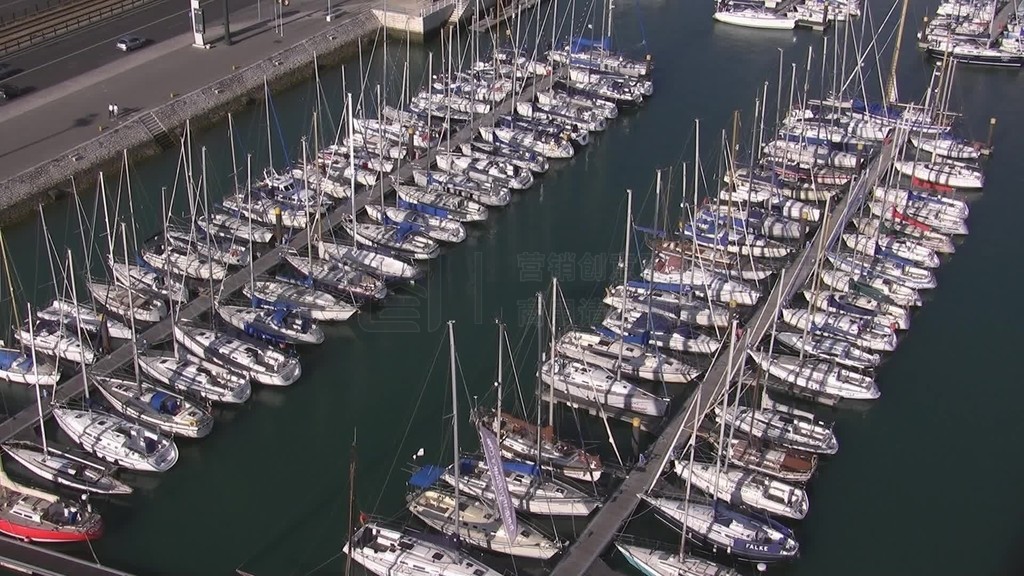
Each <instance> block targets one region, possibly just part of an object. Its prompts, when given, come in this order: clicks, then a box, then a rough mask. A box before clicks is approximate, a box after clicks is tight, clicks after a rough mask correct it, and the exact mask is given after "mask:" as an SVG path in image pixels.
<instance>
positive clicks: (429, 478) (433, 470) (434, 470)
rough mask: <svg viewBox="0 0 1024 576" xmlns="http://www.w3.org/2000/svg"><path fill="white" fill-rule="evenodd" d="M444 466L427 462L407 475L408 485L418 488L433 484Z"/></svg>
mask: <svg viewBox="0 0 1024 576" xmlns="http://www.w3.org/2000/svg"><path fill="white" fill-rule="evenodd" d="M444 470H445V469H444V468H442V467H441V466H434V465H433V464H429V465H427V466H424V467H422V468H420V469H419V470H417V471H415V472H413V473H412V476H410V477H409V485H410V486H414V487H416V488H420V489H426V488H430V487H431V486H433V485H434V484H435V483H436V482H437V481H438V480H440V479H441V476H442V475H443V474H444Z"/></svg>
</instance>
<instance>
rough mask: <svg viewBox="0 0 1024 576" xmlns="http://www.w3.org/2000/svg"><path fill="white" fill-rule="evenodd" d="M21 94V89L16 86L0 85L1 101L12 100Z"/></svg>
mask: <svg viewBox="0 0 1024 576" xmlns="http://www.w3.org/2000/svg"><path fill="white" fill-rule="evenodd" d="M19 94H21V88H18V87H17V86H15V85H14V84H0V100H10V99H11V98H14V97H15V96H18V95H19Z"/></svg>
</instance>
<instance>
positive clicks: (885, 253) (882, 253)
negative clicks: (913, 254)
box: [875, 248, 917, 266]
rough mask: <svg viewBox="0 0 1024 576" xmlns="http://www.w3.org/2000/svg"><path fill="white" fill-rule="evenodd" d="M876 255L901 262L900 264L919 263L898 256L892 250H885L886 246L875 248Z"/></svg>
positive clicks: (897, 262) (911, 264)
mask: <svg viewBox="0 0 1024 576" xmlns="http://www.w3.org/2000/svg"><path fill="white" fill-rule="evenodd" d="M875 256H877V257H879V258H885V259H886V260H888V261H890V262H894V263H896V264H899V265H900V266H916V265H917V264H916V263H915V262H914V261H913V260H908V259H906V258H904V257H902V256H897V255H896V254H894V253H892V252H890V251H889V250H885V249H884V248H877V249H876V250H875Z"/></svg>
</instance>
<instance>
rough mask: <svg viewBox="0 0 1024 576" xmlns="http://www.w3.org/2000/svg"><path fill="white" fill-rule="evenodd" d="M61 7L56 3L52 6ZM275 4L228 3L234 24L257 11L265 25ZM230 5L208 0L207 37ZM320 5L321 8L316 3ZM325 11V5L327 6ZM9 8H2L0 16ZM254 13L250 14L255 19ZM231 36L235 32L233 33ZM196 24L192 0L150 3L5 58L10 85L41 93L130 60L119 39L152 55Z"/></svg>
mask: <svg viewBox="0 0 1024 576" xmlns="http://www.w3.org/2000/svg"><path fill="white" fill-rule="evenodd" d="M46 1H47V0H14V1H13V2H12V4H17V6H18V7H19V9H23V7H24V6H25V5H33V4H37V3H39V4H40V5H41V7H42V6H45V4H46ZM49 1H50V2H52V3H56V0H49ZM271 2H272V0H227V4H228V6H229V8H230V11H231V18H232V21H233V20H234V19H236V18H237V19H240V20H241V19H250V18H255V16H256V13H257V8H259V9H260V10H259V12H260V16H262V17H263V19H265V20H270V19H271V18H272V17H273V13H272V6H273V4H272V3H271ZM224 4H225V0H203V1H202V2H201V5H202V7H203V12H204V14H205V15H206V29H207V31H208V35H212V36H216V37H218V38H219V37H220V36H221V34H222V31H223V24H224ZM304 4H313V2H306V1H305V0H296V1H294V2H291V5H290V6H288V7H286V8H285V11H286V12H288V11H295V10H297V9H306V8H305V6H302V7H301V8H300V5H304ZM316 4H317V5H319V4H320V2H316ZM323 6H324V7H325V8H326V0H324V2H323ZM5 10H6V6H4V7H0V15H2V14H3V13H4V11H5ZM250 13H251V14H250ZM231 28H232V30H234V29H235V28H236V26H234V25H233V26H232V27H231ZM191 31H192V22H191V20H190V19H189V1H188V0H151V2H148V3H146V4H145V5H143V6H141V7H139V8H137V9H135V10H131V11H129V12H127V13H124V14H118V15H117V16H114V17H112V18H108V19H105V20H103V21H101V22H96V23H94V24H90V25H88V26H85V27H83V28H79V29H77V30H74V31H72V32H70V33H68V34H64V35H62V36H59V37H57V38H54V39H52V40H48V41H46V42H43V43H42V44H37V45H35V46H32V47H30V48H27V49H25V50H22V51H20V52H17V53H15V54H11V55H9V56H6V57H5V58H4V62H7V63H9V64H11V65H12V66H14V67H15V68H18V69H21V70H22V72H21V73H20V74H18V75H17V76H14V77H11V78H10V79H8V80H5V82H10V83H12V84H16V85H18V86H23V87H28V88H31V89H33V90H42V89H44V88H48V87H50V86H53V85H55V84H59V83H60V82H63V81H65V80H68V79H71V78H73V77H75V76H78V75H80V74H82V73H84V72H88V71H90V70H94V69H96V68H99V67H100V66H103V65H105V64H109V63H111V62H116V61H118V60H121V59H124V58H125V57H126V55H125V54H124V53H123V52H121V51H119V50H117V49H116V48H114V43H115V42H116V41H117V39H118V38H120V37H121V36H125V35H135V36H140V37H142V38H146V39H148V40H150V41H151V44H149V45H148V46H146V47H144V48H142V49H140V50H142V51H145V50H149V49H150V48H152V47H153V45H154V44H157V43H159V42H163V41H165V40H171V39H174V38H177V37H178V36H180V35H182V34H186V33H188V34H191Z"/></svg>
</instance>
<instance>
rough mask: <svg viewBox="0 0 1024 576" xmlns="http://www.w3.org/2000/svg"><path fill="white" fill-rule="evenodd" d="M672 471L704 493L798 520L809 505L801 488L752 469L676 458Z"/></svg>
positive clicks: (804, 514)
mask: <svg viewBox="0 0 1024 576" xmlns="http://www.w3.org/2000/svg"><path fill="white" fill-rule="evenodd" d="M673 470H674V471H675V473H676V475H677V476H679V477H680V478H683V479H685V480H686V481H688V482H690V483H692V484H693V485H694V486H695V487H696V488H698V489H699V490H700V491H701V492H704V493H705V494H709V495H711V496H714V497H716V498H718V499H719V500H723V501H726V502H732V503H734V504H740V505H744V506H749V507H751V508H756V509H758V510H763V511H765V512H767V513H769V514H774V515H776V516H784V517H786V518H793V519H796V520H800V519H802V518H803V517H804V516H806V515H807V509H808V507H809V505H810V504H809V502H810V501H809V500H808V498H807V493H806V492H805V491H804V490H803V488H800V487H799V486H794V485H792V484H789V483H788V482H785V481H783V480H778V479H775V478H771V477H769V476H768V475H767V474H762V473H760V472H756V471H753V470H743V469H739V470H737V469H732V470H728V469H720V468H719V467H718V465H717V464H706V463H702V462H696V463H694V464H692V465H691V464H690V463H689V462H686V461H683V460H678V459H677V460H675V461H673Z"/></svg>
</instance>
